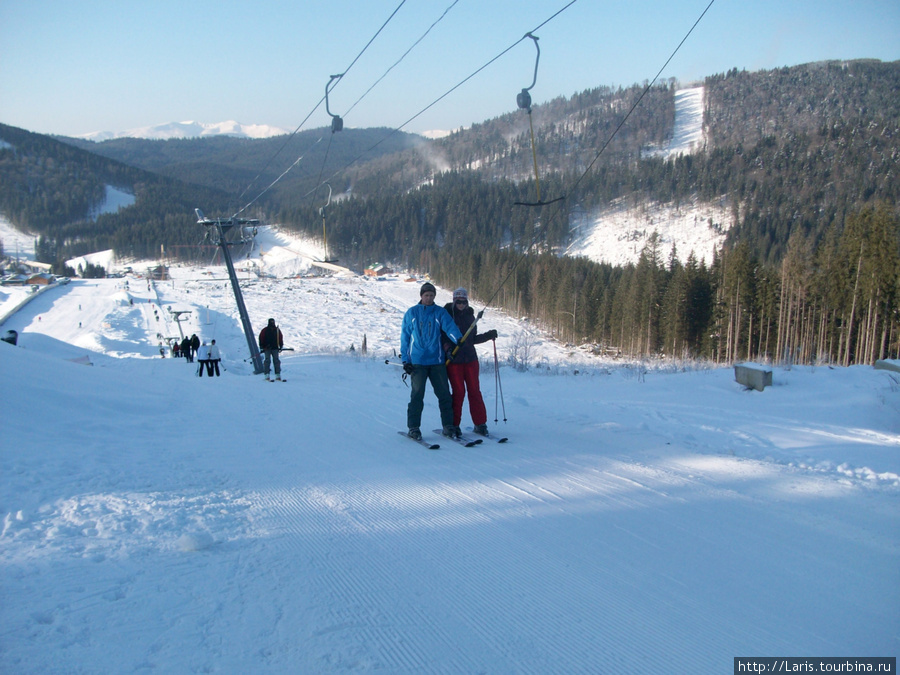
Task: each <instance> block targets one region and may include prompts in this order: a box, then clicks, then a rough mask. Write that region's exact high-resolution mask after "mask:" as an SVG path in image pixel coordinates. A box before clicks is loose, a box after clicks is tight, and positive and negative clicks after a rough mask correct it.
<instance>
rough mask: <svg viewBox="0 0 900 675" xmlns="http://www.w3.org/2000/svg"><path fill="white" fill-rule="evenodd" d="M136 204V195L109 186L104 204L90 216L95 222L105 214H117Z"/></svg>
mask: <svg viewBox="0 0 900 675" xmlns="http://www.w3.org/2000/svg"><path fill="white" fill-rule="evenodd" d="M134 202H135V198H134V195H133V194H131V193H130V192H128V191H126V190H121V189H119V188H117V187H113V186H112V185H107V186H106V194H105V195H104V198H103V203H102V204H100V206H98V207H97V208H96V210H95V211H94V212H93V213H91V214H90V217H91V219H93V220H97V217H98V216H101V215H103V214H104V213H116V212H117V211H119V209H127V208H128V207H129V206H131V205H132V204H134Z"/></svg>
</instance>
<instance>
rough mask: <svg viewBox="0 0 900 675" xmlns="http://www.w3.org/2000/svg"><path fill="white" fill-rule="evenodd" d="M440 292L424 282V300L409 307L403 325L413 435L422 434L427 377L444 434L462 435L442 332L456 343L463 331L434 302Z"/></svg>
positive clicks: (408, 415) (409, 424)
mask: <svg viewBox="0 0 900 675" xmlns="http://www.w3.org/2000/svg"><path fill="white" fill-rule="evenodd" d="M436 295H437V290H436V289H435V287H434V286H433V285H432V284H430V283H428V282H425V283H424V284H422V288H421V289H419V297H420V298H421V300H420V301H419V304H418V305H413V306H412V307H410V308H409V309H408V310H406V314H404V315H403V325H402V327H401V329H400V360H401V361H403V370H404V372H406V373H407V374H408V375H409V376H410V377H409V379H410V382H411V383H412V384H411V385H410V388H411V390H412V391H411V392H410V396H409V406H408V407H407V409H406V425H407V427H409V435H410V437H412V438H416V439H420V438H422V432H421V431H420V429H419V426H420V425H421V423H422V409H423V408H424V406H425V382H426V381H431V388H432V389H433V390H434V395H435V396H437V399H438V405H439V406H440V409H441V426H443V432H444V435H445V436H459V435H460V430H459V427H457V426H454V424H453V400H452V398H451V397H450V383H449V380H448V379H447V366H446V365H445V363H444V359H445V358H446V356H445V354H444V349H443V347H442V346H441V332H442V331H443V333H444V334H445V335H447V337H449V338H450V339H451V340H452V341H453V342H454V343H458V342H459V340H460V339H461V338H462V334H461V333H460V332H459V329H458V328H457V327H456V324H455V323H454V322H453V319H452V318H451V317H450V315H449V314H448V313H447V312H446V310H445V309H444V308H443V307H441V306H440V305H435V304H434V298H435V296H436Z"/></svg>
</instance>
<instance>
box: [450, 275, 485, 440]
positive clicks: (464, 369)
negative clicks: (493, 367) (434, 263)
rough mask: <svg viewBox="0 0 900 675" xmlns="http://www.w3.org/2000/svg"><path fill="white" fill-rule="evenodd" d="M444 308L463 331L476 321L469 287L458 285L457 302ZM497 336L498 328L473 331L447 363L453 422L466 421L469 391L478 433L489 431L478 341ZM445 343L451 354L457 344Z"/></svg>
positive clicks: (470, 408) (470, 409)
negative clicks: (482, 393)
mask: <svg viewBox="0 0 900 675" xmlns="http://www.w3.org/2000/svg"><path fill="white" fill-rule="evenodd" d="M444 309H446V310H447V311H448V312H449V313H450V316H451V317H453V321H454V322H455V323H456V326H457V328H459V332H460V333H462V334H463V335H465V334H466V331H467V330H469V327H470V326H471V325H472V323H473V322H474V321H475V310H473V309H472V308H471V307H469V294H468V292H467V291H466V289H465V288H457V289H456V290H455V291H453V302H451V303H449V304H446V305H444ZM476 328H477V327H476ZM496 339H497V331H495V330H489V331H487V332H485V333H478V332H477V331H472V333H471V334H470V335H469V337H468V338H466V341H465V342H463V343H462V344H461V345H460V347H459V350H458V351H457V352H456V356H454V357H453V361H451V362H450V364H449V365H448V366H447V376H448V378H449V379H450V389H451V391H452V396H453V424H454V425H455V426H457V427H459V424H460V422H461V421H462V408H463V400H464V399H465V398H466V392H468V395H469V414H471V415H472V423H473V424H474V425H475V433H477V434H482V435H484V436H486V435H487V433H488V428H487V411H486V410H485V407H484V399H483V398H482V397H481V387H480V386H479V384H478V369H479V368H478V354H476V353H475V345H478V344H481V343H482V342H487V341H488V340H496ZM445 347H446V348H447V349H448V354H449V350H452V349H453V347H454V345H453V344H452V343H451V342H450V341H449V340H448V341H447V342H446V345H445Z"/></svg>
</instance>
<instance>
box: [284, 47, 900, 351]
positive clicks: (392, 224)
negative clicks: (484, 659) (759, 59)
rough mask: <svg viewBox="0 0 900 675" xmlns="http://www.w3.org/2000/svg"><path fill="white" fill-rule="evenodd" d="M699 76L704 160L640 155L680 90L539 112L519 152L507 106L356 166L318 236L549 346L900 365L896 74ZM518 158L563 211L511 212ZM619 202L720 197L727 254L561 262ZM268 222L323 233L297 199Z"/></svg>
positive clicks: (874, 66)
mask: <svg viewBox="0 0 900 675" xmlns="http://www.w3.org/2000/svg"><path fill="white" fill-rule="evenodd" d="M704 84H705V89H706V110H705V115H704V127H705V132H706V139H707V141H706V147H705V149H704V150H703V151H702V152H699V153H696V154H692V155H682V156H678V157H676V158H674V159H668V160H666V159H662V158H658V157H656V158H654V157H647V156H646V155H645V153H642V150H643V149H644V148H645V147H646V146H647V145H649V144H659V143H661V142H663V141H665V140H667V138H666V137H667V134H671V132H672V120H673V115H674V105H673V95H674V91H675V89H676V86H675V83H672V82H667V83H663V84H660V85H657V86H654V87H651V88H649V89H647V91H646V92H644V90H643V89H641V88H632V89H627V90H610V89H602V88H601V89H596V90H592V91H589V92H584V93H582V94H579V95H577V96H575V97H573V98H571V99H559V100H556V101H553V102H551V103H549V104H547V105H546V106H536V107H535V108H534V111H533V113H532V115H533V119H532V121H533V122H534V126H535V145H534V155H532V147H531V142H530V133H529V126H528V122H529V120H528V117H527V113H525V112H524V111H518V112H517V113H511V114H509V115H506V116H503V117H500V118H497V119H495V120H491V121H488V122H485V123H484V124H481V125H475V126H473V127H472V128H471V129H467V130H462V131H459V132H457V133H455V134H453V135H452V136H450V137H448V138H446V139H442V140H441V141H438V142H436V143H434V144H432V145H431V146H429V147H428V148H427V150H428V153H427V154H425V153H423V152H422V151H421V149H419V150H418V151H417V154H416V155H412V154H411V153H407V155H406V156H404V157H396V158H394V160H393V163H387V162H382V165H381V166H380V170H379V171H378V172H377V173H371V174H367V173H366V172H365V169H364V168H363V169H358V170H357V171H356V174H355V175H354V181H353V184H354V194H355V195H356V196H357V198H356V199H350V200H347V201H345V202H342V203H341V204H340V205H339V206H338V207H337V208H336V209H334V210H333V211H332V213H331V216H330V220H329V222H330V223H331V227H330V234H329V237H330V242H331V243H332V244H333V245H335V246H336V247H338V248H340V249H342V253H343V255H345V256H346V257H347V258H349V259H350V260H351V261H354V262H357V263H358V264H361V263H363V262H365V261H366V260H367V259H368V260H374V259H379V260H392V261H396V262H398V263H400V264H406V265H409V266H412V267H414V268H417V269H421V270H424V271H428V272H430V273H432V274H433V275H434V276H435V278H436V279H437V280H438V281H440V282H441V283H443V284H445V285H447V286H454V285H458V284H463V285H467V286H470V287H472V288H473V289H474V290H475V291H476V293H477V295H478V296H479V297H480V298H481V299H483V300H484V301H491V302H493V303H495V304H499V305H500V306H502V307H504V308H506V309H508V310H510V311H513V312H516V313H518V314H524V315H528V316H531V317H533V318H534V319H535V320H537V321H538V322H540V324H541V325H542V326H543V327H544V328H546V329H548V330H550V331H551V332H552V333H554V334H556V335H558V336H559V337H560V338H561V339H564V340H567V341H571V342H573V343H584V342H592V343H597V344H598V345H600V346H602V347H603V348H606V349H612V350H613V351H616V350H621V351H623V352H627V353H631V354H643V355H655V354H665V355H669V356H682V355H692V356H705V357H709V358H713V359H716V360H726V361H728V360H735V359H755V358H759V359H767V358H777V359H800V360H804V361H813V360H824V361H837V362H842V363H853V362H858V361H865V362H871V361H872V360H874V359H877V358H882V357H884V356H887V355H889V354H893V355H896V354H897V353H898V349H900V345H898V342H900V339H898V333H900V314H898V309H900V308H898V298H900V289H898V283H900V282H898V270H900V225H898V222H900V221H898V210H897V203H898V191H900V181H898V180H897V179H896V178H897V170H898V160H900V97H898V96H897V94H898V92H900V64H898V63H880V62H877V61H857V62H850V63H820V64H810V65H806V66H798V67H795V68H783V69H779V70H776V71H763V72H758V73H747V72H741V71H736V70H734V71H731V72H729V73H726V74H723V75H718V76H713V77H710V78H708V79H707V80H706V82H705V83H704ZM642 93H645V95H644V97H643V99H642V100H641V102H640V105H639V106H638V107H637V108H636V109H635V112H634V114H633V115H632V116H631V117H630V118H629V119H628V120H627V123H626V124H624V125H623V126H622V127H621V130H620V131H619V132H618V133H617V134H616V135H615V136H613V131H614V130H615V129H617V128H618V126H619V125H620V124H621V123H622V121H623V120H624V117H625V115H626V113H628V111H629V110H631V108H632V106H633V105H634V102H635V101H636V100H637V99H638V97H639V96H641V94H642ZM533 157H536V158H537V163H538V167H539V178H540V184H541V188H542V195H541V197H542V200H543V201H550V200H552V199H555V198H557V197H560V196H564V197H565V199H564V200H563V201H562V202H557V203H554V204H551V205H547V206H543V207H539V208H536V207H529V206H522V205H519V204H517V202H520V203H521V202H525V203H528V202H531V203H533V202H535V201H537V194H536V193H537V185H536V184H535V181H534V173H533V170H532V164H533ZM411 167H415V169H414V170H413V169H412V168H411ZM448 168H450V170H446V169H448ZM442 169H444V170H445V171H444V172H443V173H441V172H440V171H441V170H442ZM423 176H424V177H426V178H428V180H425V179H423ZM398 188H399V189H400V192H399V194H398ZM363 195H365V196H366V198H365V199H363V198H362V196H363ZM621 197H625V198H627V199H629V200H630V201H631V203H632V204H634V205H635V206H636V207H640V205H641V204H644V203H648V202H651V201H655V202H662V203H679V202H681V201H687V200H691V199H699V200H700V201H704V202H712V201H717V202H722V201H724V202H725V203H727V204H729V205H730V209H731V212H732V214H733V216H732V218H733V226H732V228H731V230H730V231H729V235H728V244H727V246H726V247H725V249H724V250H723V251H722V252H721V254H720V255H719V256H718V257H717V258H716V260H715V261H714V262H713V263H712V264H711V265H709V266H706V265H704V264H702V263H699V262H698V261H697V260H696V258H694V257H692V256H691V257H688V258H687V259H684V258H682V260H681V261H679V259H678V258H676V257H675V256H674V255H672V253H673V252H672V251H667V250H661V249H660V247H659V244H658V242H655V241H654V242H651V244H650V245H649V246H648V247H647V249H646V250H645V251H644V254H643V255H642V256H641V259H640V261H639V262H638V263H637V264H636V265H631V266H627V267H625V268H621V269H613V268H609V267H608V266H605V265H599V264H596V263H590V262H587V261H579V260H572V259H568V258H564V257H559V256H558V255H556V252H558V251H561V250H564V247H565V246H566V245H567V244H568V243H569V241H570V237H571V232H570V223H571V220H572V218H573V214H576V213H577V214H585V213H587V214H590V213H591V212H592V211H593V210H595V209H596V208H597V207H598V206H601V205H603V204H606V203H608V202H609V201H611V200H613V199H617V198H621ZM280 220H281V221H282V222H286V223H293V224H294V225H295V226H296V227H298V228H299V229H304V230H306V231H308V232H314V231H315V229H314V227H315V226H316V225H318V221H317V219H316V217H315V214H314V212H313V210H312V209H310V208H307V209H295V210H285V211H282V213H281V216H280ZM526 252H527V255H525V253H526ZM681 253H682V254H684V253H685V252H681Z"/></svg>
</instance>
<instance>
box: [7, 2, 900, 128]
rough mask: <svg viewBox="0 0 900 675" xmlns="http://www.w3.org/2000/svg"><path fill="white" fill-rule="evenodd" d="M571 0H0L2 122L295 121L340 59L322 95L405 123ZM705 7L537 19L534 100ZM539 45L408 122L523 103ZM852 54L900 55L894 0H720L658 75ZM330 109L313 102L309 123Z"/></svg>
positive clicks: (445, 123)
mask: <svg viewBox="0 0 900 675" xmlns="http://www.w3.org/2000/svg"><path fill="white" fill-rule="evenodd" d="M401 4H402V6H401ZM567 4H568V0H457V1H456V2H455V3H454V0H406V2H402V0H353V1H347V0H345V1H342V0H299V1H298V0H288V1H266V0H263V1H262V2H259V3H246V2H237V1H236V0H216V1H215V2H211V1H207V0H196V1H194V0H181V1H180V2H173V1H171V0H154V2H136V1H134V2H133V1H130V0H126V1H124V2H123V1H122V0H116V1H103V0H83V1H78V2H76V1H75V0H56V1H53V0H28V1H25V0H5V1H4V2H0V122H3V123H6V124H12V125H14V126H18V127H23V128H25V129H29V130H31V131H37V132H41V133H54V134H64V135H73V136H74V135H79V134H85V133H89V132H93V131H121V130H126V129H132V128H136V127H143V126H151V125H156V124H162V123H166V122H180V121H187V120H193V121H198V122H206V123H213V122H221V121H224V120H236V121H238V122H241V123H244V124H270V125H275V126H280V127H284V128H287V129H290V130H293V129H295V128H297V127H298V126H299V125H301V123H302V122H303V121H304V119H306V117H307V115H309V114H310V112H312V111H313V110H314V108H315V106H316V104H317V103H318V102H319V101H320V99H321V98H322V97H323V95H324V93H325V87H326V85H327V84H328V82H329V79H330V76H331V75H333V74H337V73H341V72H345V71H346V73H347V74H346V75H345V76H344V78H343V79H342V80H340V81H339V82H338V83H337V84H336V86H335V87H334V88H333V89H332V90H331V93H330V94H329V103H330V108H331V112H333V113H336V114H339V115H342V116H343V117H344V124H345V126H347V127H372V126H387V127H399V126H401V125H402V124H403V123H404V122H406V121H407V120H409V119H410V118H411V117H413V116H415V115H416V114H417V113H418V112H420V111H421V110H422V109H423V108H425V107H426V106H428V105H429V104H430V103H432V102H433V101H434V100H435V99H437V98H438V97H440V96H442V95H443V94H445V93H446V92H447V91H448V90H450V89H451V88H452V87H453V86H454V85H456V84H458V83H459V82H461V81H462V80H464V79H465V78H467V77H468V76H470V75H471V74H472V73H474V72H475V71H476V70H478V69H479V68H481V67H482V66H484V65H485V64H486V63H488V62H489V61H490V60H491V59H493V58H494V57H496V56H497V55H498V54H500V53H501V52H503V51H504V50H505V49H507V48H508V47H510V46H511V45H514V44H515V43H516V41H518V40H519V39H520V38H521V37H522V36H523V35H524V34H525V33H526V32H528V31H531V30H532V29H535V28H536V27H538V26H540V25H541V24H544V22H545V21H547V19H549V18H550V17H552V16H553V15H554V14H556V13H557V12H558V11H559V10H560V9H562V8H563V7H565V6H566V5H567ZM708 4H709V0H672V1H670V2H659V1H657V2H650V1H645V0H630V1H629V2H621V1H618V2H608V1H605V0H602V1H601V0H578V1H577V2H575V3H574V4H572V5H571V6H569V7H568V8H566V9H565V10H564V11H562V12H561V13H560V14H558V16H556V17H555V18H553V19H552V20H550V21H549V22H548V23H546V24H545V25H543V27H541V28H540V29H538V30H537V31H535V35H536V36H537V37H539V38H540V42H539V44H540V48H541V59H540V65H539V70H538V75H537V82H536V84H535V86H534V88H533V89H532V90H531V94H532V98H533V99H534V102H535V103H540V102H542V101H546V100H549V99H552V98H554V97H556V96H570V95H571V94H573V93H575V92H578V91H583V90H585V89H591V88H593V87H596V86H600V85H616V86H618V85H622V86H628V85H631V84H634V83H642V82H644V81H647V80H649V79H651V78H653V77H654V76H655V75H656V73H657V72H658V71H659V69H660V67H661V66H662V65H663V63H665V61H666V59H667V58H668V57H669V55H670V54H671V52H672V51H673V50H674V49H675V47H676V46H677V45H678V43H679V41H680V40H681V39H682V37H684V35H685V33H686V32H687V31H688V30H689V29H690V27H691V25H692V24H693V23H694V22H695V21H696V20H697V18H698V17H699V16H700V15H701V13H702V12H703V10H704V9H705V8H706V6H707V5H708ZM398 7H399V9H398ZM448 7H449V8H450V9H449V11H447V13H446V15H445V17H444V18H443V19H442V20H441V21H440V22H439V23H438V24H437V25H435V26H434V28H433V29H432V30H431V32H430V33H429V34H428V36H427V37H426V38H425V39H424V40H423V41H422V42H421V43H420V44H419V45H418V46H417V47H416V48H415V49H414V50H413V51H412V52H411V53H410V54H409V55H408V56H407V57H406V58H405V59H404V60H403V61H402V62H401V63H400V64H399V65H397V66H396V67H395V68H394V69H393V70H391V71H390V73H388V74H387V76H386V77H384V79H383V80H382V81H381V82H380V83H379V84H378V85H377V86H376V87H375V88H374V89H373V90H372V91H371V92H370V93H369V94H368V95H366V96H365V97H364V98H363V99H362V101H360V102H359V103H358V104H357V105H356V106H355V107H353V109H352V110H350V108H351V106H353V104H354V103H356V102H357V100H358V99H359V98H360V97H361V96H362V95H363V94H364V93H365V92H366V90H367V89H369V87H371V86H372V85H373V84H374V83H375V82H376V81H377V80H378V79H379V78H380V77H382V75H384V74H385V72H386V71H388V69H389V68H390V67H391V66H392V65H393V64H394V63H395V62H396V61H397V60H398V59H399V58H400V57H401V56H402V55H403V53H404V52H406V51H407V50H408V49H409V48H410V47H411V46H412V45H413V43H414V42H415V41H416V40H418V39H419V38H420V37H421V36H422V35H423V34H424V33H425V31H426V30H427V29H428V27H429V26H431V24H432V23H434V22H435V21H436V20H437V19H438V18H439V17H440V16H441V15H442V14H443V13H444V12H445V10H447V8H448ZM395 10H397V11H396V14H395V15H394V17H393V19H391V21H390V22H389V23H388V24H387V25H386V26H385V28H384V29H383V31H382V32H381V33H380V35H378V37H377V38H375V40H374V42H372V44H371V46H370V47H368V49H366V51H365V53H363V55H362V56H361V57H360V58H359V60H358V61H356V63H355V64H353V66H352V67H350V66H351V63H352V62H353V61H354V59H355V58H356V57H357V55H358V54H359V53H360V52H361V51H363V49H364V47H365V46H366V44H367V43H369V41H370V40H371V39H372V38H373V37H374V36H375V34H376V32H378V30H379V28H381V26H382V25H383V24H384V23H385V22H386V21H387V20H388V18H389V17H390V16H391V14H392V13H394V11H395ZM535 55H536V51H535V48H534V44H533V42H532V41H531V40H524V41H522V42H520V43H519V44H518V45H516V46H515V47H513V48H512V49H511V50H509V51H508V52H507V53H506V54H505V55H504V56H502V57H501V58H499V59H498V60H497V61H496V62H494V63H493V64H491V65H490V66H488V67H487V68H485V69H484V70H483V71H482V72H480V73H479V74H478V75H476V76H475V77H473V78H472V79H471V80H469V81H468V82H466V83H465V84H464V85H463V86H461V87H459V89H457V90H455V91H454V92H453V93H451V94H450V95H448V96H447V97H446V98H444V99H443V100H441V101H440V102H439V103H437V104H436V105H435V106H433V107H432V108H430V109H429V110H428V111H427V112H425V113H424V114H422V115H421V116H419V117H417V118H416V119H415V120H414V121H413V122H412V123H410V124H409V125H408V126H406V127H404V130H406V131H413V132H423V131H427V130H432V129H453V128H458V127H460V126H468V125H470V124H471V123H473V122H481V121H483V120H486V119H489V118H491V117H495V116H497V115H500V114H503V113H505V112H509V111H513V110H515V109H516V94H517V93H518V92H519V91H520V90H521V89H522V88H523V87H527V86H529V85H530V84H531V82H532V78H533V75H534V61H535ZM856 58H876V59H881V60H883V61H894V60H898V59H900V3H898V2H895V1H893V0H883V1H873V0H861V1H854V2H850V1H847V2H835V1H829V0H818V1H814V0H758V1H753V2H747V1H746V0H716V1H715V2H714V3H713V5H712V7H711V8H710V9H709V11H708V13H707V14H706V16H705V17H704V19H703V20H702V21H701V22H700V24H699V25H698V27H697V28H696V30H695V31H694V33H693V34H692V35H691V37H690V38H689V39H688V40H687V42H686V43H685V44H684V46H683V47H682V48H681V50H680V51H679V53H678V55H677V56H676V57H675V59H673V61H672V62H671V64H670V65H669V67H668V68H667V69H666V70H665V71H664V72H663V77H665V78H668V77H675V78H678V79H679V80H681V81H683V82H689V81H691V80H695V79H701V78H703V77H704V76H706V75H710V74H714V73H720V72H724V71H726V70H728V69H730V68H733V67H737V68H742V69H747V70H758V69H764V68H774V67H780V66H785V65H796V64H798V63H805V62H809V61H818V60H823V59H856ZM348 67H350V68H349V70H348ZM348 111H349V112H348ZM328 124H330V118H329V117H328V115H327V114H326V112H325V108H324V106H321V107H320V108H319V109H318V110H316V111H315V112H314V113H313V114H312V116H311V117H310V118H309V121H307V122H306V123H305V124H303V128H315V127H321V126H326V125H328Z"/></svg>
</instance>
